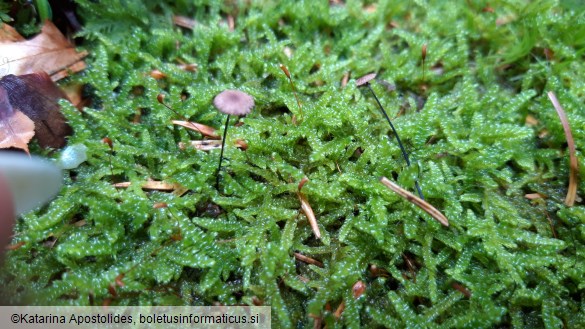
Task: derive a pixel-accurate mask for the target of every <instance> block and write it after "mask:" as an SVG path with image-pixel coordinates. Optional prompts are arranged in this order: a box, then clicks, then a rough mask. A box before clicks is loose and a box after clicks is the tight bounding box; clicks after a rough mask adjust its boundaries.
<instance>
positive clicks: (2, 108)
mask: <svg viewBox="0 0 585 329" xmlns="http://www.w3.org/2000/svg"><path fill="white" fill-rule="evenodd" d="M34 130H35V124H34V122H33V121H32V120H31V119H29V118H28V117H27V116H26V115H24V114H23V113H22V112H20V111H17V110H14V108H13V107H12V105H10V102H9V101H8V95H7V94H6V91H5V90H4V89H3V88H0V148H9V147H15V148H19V149H21V150H24V151H25V152H26V153H29V152H28V142H29V141H30V140H31V138H32V137H33V136H34V135H35V132H34Z"/></svg>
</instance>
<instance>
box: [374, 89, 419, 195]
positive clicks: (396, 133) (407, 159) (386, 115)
mask: <svg viewBox="0 0 585 329" xmlns="http://www.w3.org/2000/svg"><path fill="white" fill-rule="evenodd" d="M366 86H368V89H370V92H371V93H372V95H374V99H375V100H376V103H378V107H379V108H380V111H381V112H382V114H383V115H384V117H385V118H386V121H388V124H390V128H392V131H393V132H394V136H396V140H397V141H398V146H400V151H401V152H402V156H403V157H404V159H405V160H406V164H407V165H408V166H410V159H409V158H408V153H406V150H405V149H404V146H403V145H402V141H401V140H400V137H398V132H397V131H396V128H394V125H393V124H392V121H390V117H389V116H388V114H387V113H386V111H385V110H384V107H383V106H382V103H380V100H379V99H378V97H377V96H376V93H374V89H372V87H371V86H370V83H369V82H367V83H366ZM414 185H415V187H416V190H417V191H418V195H419V196H420V198H421V199H423V200H424V199H425V197H424V196H423V193H422V190H421V188H420V186H419V185H418V180H415V181H414Z"/></svg>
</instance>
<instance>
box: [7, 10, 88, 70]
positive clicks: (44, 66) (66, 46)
mask: <svg viewBox="0 0 585 329" xmlns="http://www.w3.org/2000/svg"><path fill="white" fill-rule="evenodd" d="M4 25H6V24H4ZM0 54H6V55H5V56H6V58H8V62H7V66H8V71H7V72H5V74H15V75H20V74H29V73H34V72H40V71H45V72H47V73H48V74H49V75H50V76H51V78H52V79H53V80H54V81H57V80H59V79H60V78H63V77H65V76H67V75H68V73H67V71H72V72H78V71H80V70H82V69H84V68H85V64H84V63H83V62H82V61H81V60H82V59H83V58H84V57H85V56H87V52H85V51H82V52H78V51H77V50H75V47H74V46H73V45H72V44H71V43H70V42H69V41H68V40H67V39H66V38H65V37H64V36H63V34H61V32H60V31H59V29H57V27H55V25H53V23H51V22H50V21H47V22H45V25H43V28H42V29H41V33H40V34H38V35H37V36H35V37H34V38H32V39H30V40H22V39H15V36H14V35H13V34H12V33H0ZM78 63H82V64H78ZM76 64H77V65H76Z"/></svg>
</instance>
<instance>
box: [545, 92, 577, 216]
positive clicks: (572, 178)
mask: <svg viewBox="0 0 585 329" xmlns="http://www.w3.org/2000/svg"><path fill="white" fill-rule="evenodd" d="M548 98H550V101H551V103H552V104H553V107H554V108H555V110H556V111H557V114H558V115H559V119H560V120H561V123H562V124H563V130H564V131H565V138H566V139H567V145H568V146H569V157H570V159H571V160H570V161H571V162H570V168H569V170H570V173H569V188H568V190H567V196H566V197H565V204H566V205H567V206H569V207H571V206H573V205H574V204H575V199H576V198H577V178H578V177H577V176H578V175H579V174H578V173H579V161H578V160H577V156H576V155H575V141H574V140H573V134H572V133H571V127H570V126H569V120H568V119H567V115H566V114H565V111H564V110H563V107H562V106H561V103H560V102H559V100H558V99H557V96H556V95H555V93H553V92H552V91H549V92H548Z"/></svg>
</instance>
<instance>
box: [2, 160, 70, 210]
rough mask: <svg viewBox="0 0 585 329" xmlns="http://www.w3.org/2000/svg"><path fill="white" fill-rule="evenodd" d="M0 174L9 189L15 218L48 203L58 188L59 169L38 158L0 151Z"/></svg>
mask: <svg viewBox="0 0 585 329" xmlns="http://www.w3.org/2000/svg"><path fill="white" fill-rule="evenodd" d="M0 172H1V173H2V175H3V176H4V178H5V180H6V181H7V182H8V185H9V187H10V192H11V193H12V200H13V202H14V208H15V211H16V215H17V216H18V215H21V214H23V213H25V212H28V211H30V210H33V209H34V208H36V207H38V206H40V205H42V204H44V203H46V202H47V201H49V200H51V199H52V198H53V196H55V195H56V194H57V193H58V192H59V190H60V189H61V180H62V175H61V170H60V169H59V168H57V167H56V166H55V165H54V164H52V163H51V162H49V161H47V160H45V159H42V158H39V157H34V156H32V157H29V156H28V155H26V154H20V153H12V152H0Z"/></svg>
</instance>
